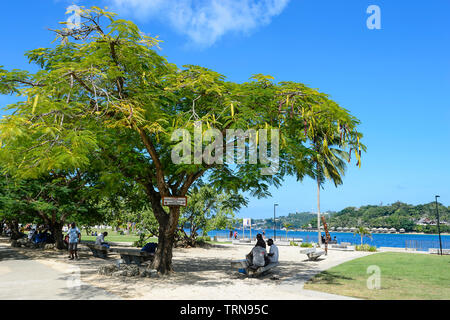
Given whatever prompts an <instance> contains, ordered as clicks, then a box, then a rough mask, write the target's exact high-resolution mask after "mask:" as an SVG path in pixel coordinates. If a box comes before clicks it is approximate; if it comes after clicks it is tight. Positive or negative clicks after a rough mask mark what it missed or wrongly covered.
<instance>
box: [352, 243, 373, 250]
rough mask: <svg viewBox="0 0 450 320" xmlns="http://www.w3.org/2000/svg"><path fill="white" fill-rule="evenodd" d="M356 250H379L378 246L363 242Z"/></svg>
mask: <svg viewBox="0 0 450 320" xmlns="http://www.w3.org/2000/svg"><path fill="white" fill-rule="evenodd" d="M355 250H356V251H369V252H376V251H377V247H374V246H371V245H368V244H363V245H359V246H356V247H355Z"/></svg>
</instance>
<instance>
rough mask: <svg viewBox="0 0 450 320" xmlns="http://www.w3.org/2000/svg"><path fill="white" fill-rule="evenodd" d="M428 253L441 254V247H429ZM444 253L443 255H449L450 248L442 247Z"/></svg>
mask: <svg viewBox="0 0 450 320" xmlns="http://www.w3.org/2000/svg"><path fill="white" fill-rule="evenodd" d="M428 253H431V254H441V249H440V248H429V249H428ZM442 254H443V255H448V254H450V249H442Z"/></svg>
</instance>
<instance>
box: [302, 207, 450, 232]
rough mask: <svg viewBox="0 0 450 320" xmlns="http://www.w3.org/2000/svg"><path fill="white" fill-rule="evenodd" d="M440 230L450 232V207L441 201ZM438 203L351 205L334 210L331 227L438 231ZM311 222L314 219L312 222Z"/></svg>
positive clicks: (330, 222) (330, 221)
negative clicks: (356, 206)
mask: <svg viewBox="0 0 450 320" xmlns="http://www.w3.org/2000/svg"><path fill="white" fill-rule="evenodd" d="M438 209H439V216H440V223H441V232H450V207H445V206H443V205H442V204H438ZM436 220H437V219H436V204H435V202H431V203H428V204H421V205H417V206H414V205H410V204H406V203H402V202H395V203H393V204H391V205H386V206H374V205H367V206H362V207H360V208H355V207H348V208H345V209H344V210H342V211H339V212H338V213H336V214H334V215H333V216H332V217H331V219H330V220H327V221H328V225H329V226H330V227H336V228H337V227H348V228H351V227H358V226H365V227H370V228H395V229H397V230H399V229H401V228H403V229H405V231H406V232H411V231H415V232H426V233H436V232H437V226H436ZM309 223H311V222H309Z"/></svg>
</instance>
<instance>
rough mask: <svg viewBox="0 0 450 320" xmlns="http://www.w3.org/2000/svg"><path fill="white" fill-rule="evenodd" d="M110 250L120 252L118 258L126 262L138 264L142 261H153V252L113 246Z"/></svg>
mask: <svg viewBox="0 0 450 320" xmlns="http://www.w3.org/2000/svg"><path fill="white" fill-rule="evenodd" d="M110 251H112V252H116V253H118V254H120V258H121V259H122V260H123V261H124V262H125V263H126V264H133V263H134V264H137V265H138V266H140V265H141V264H142V263H144V262H146V261H153V258H154V257H155V254H154V253H148V252H145V251H141V249H122V248H113V249H110Z"/></svg>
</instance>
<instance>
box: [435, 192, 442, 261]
mask: <svg viewBox="0 0 450 320" xmlns="http://www.w3.org/2000/svg"><path fill="white" fill-rule="evenodd" d="M434 198H435V200H436V216H437V227H438V234H439V248H440V250H441V256H442V241H441V228H440V226H439V209H438V202H437V198H439V196H434Z"/></svg>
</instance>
